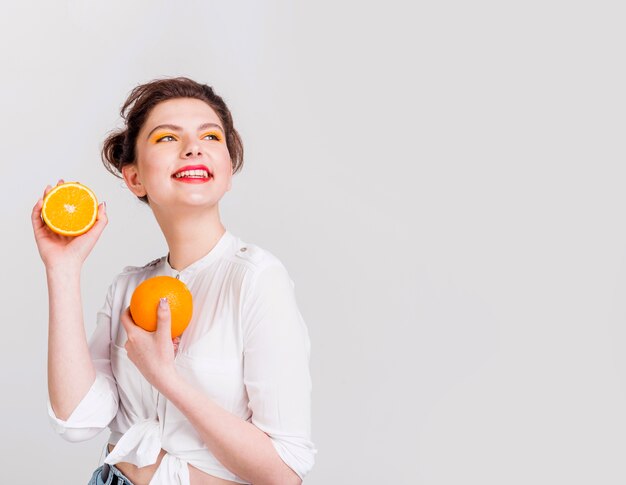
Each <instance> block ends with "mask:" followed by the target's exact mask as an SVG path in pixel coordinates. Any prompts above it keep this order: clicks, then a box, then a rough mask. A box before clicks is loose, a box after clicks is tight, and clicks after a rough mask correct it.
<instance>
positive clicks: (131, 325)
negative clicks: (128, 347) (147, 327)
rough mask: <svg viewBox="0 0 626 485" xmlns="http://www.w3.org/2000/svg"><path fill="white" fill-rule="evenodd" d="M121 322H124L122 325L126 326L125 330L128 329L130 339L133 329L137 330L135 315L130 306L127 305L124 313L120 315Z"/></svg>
mask: <svg viewBox="0 0 626 485" xmlns="http://www.w3.org/2000/svg"><path fill="white" fill-rule="evenodd" d="M120 322H122V326H123V327H124V330H126V335H127V336H128V339H129V340H130V337H131V335H132V334H133V331H134V330H135V327H136V325H135V322H133V317H132V316H131V314H130V307H129V306H128V307H126V309H125V310H124V311H123V312H122V314H121V315H120Z"/></svg>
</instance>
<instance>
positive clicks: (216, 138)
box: [156, 133, 222, 143]
mask: <svg viewBox="0 0 626 485" xmlns="http://www.w3.org/2000/svg"><path fill="white" fill-rule="evenodd" d="M207 136H213V137H215V140H216V141H222V137H221V136H220V135H218V134H217V133H206V134H205V135H204V136H203V137H202V138H205V137H207ZM164 138H172V139H174V140H176V137H175V136H174V135H163V136H162V137H160V138H157V139H156V142H157V143H159V142H161V141H162V140H163V139H164Z"/></svg>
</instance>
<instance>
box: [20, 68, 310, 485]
mask: <svg viewBox="0 0 626 485" xmlns="http://www.w3.org/2000/svg"><path fill="white" fill-rule="evenodd" d="M121 114H122V117H123V118H124V119H125V121H126V125H125V127H124V128H123V129H122V130H119V131H116V132H114V133H111V134H110V135H109V136H108V138H107V139H106V140H105V142H104V145H103V149H102V160H103V162H104V164H105V166H106V167H107V169H108V170H109V171H110V172H112V173H114V174H115V175H116V176H118V177H121V178H123V179H124V181H125V183H126V185H127V186H128V188H129V189H130V190H131V191H132V193H133V194H134V195H135V196H136V197H138V198H139V199H140V200H141V201H143V202H145V203H147V204H148V206H149V207H150V209H151V210H152V212H153V214H154V216H155V218H156V220H157V222H158V224H159V226H160V228H161V230H162V232H163V235H164V237H165V239H166V241H167V244H168V248H169V251H168V253H167V255H164V256H162V257H161V258H159V259H157V260H154V261H152V262H149V263H147V264H145V265H142V266H128V267H126V268H124V269H123V270H122V271H121V272H120V273H119V274H118V275H117V276H116V277H115V279H114V281H113V282H112V283H111V285H110V286H109V290H108V293H107V295H106V298H105V302H104V305H103V306H102V308H101V309H100V311H99V312H98V319H97V325H96V330H95V332H94V334H93V335H92V336H91V338H90V339H89V341H87V338H86V336H85V330H84V326H83V315H82V307H81V296H80V272H81V267H82V265H83V263H84V260H85V258H86V257H87V256H88V254H89V253H90V251H91V249H92V248H93V246H94V245H95V243H96V241H97V239H98V238H99V236H100V234H101V233H102V231H103V229H104V227H105V226H106V223H107V216H106V211H105V208H104V207H100V208H99V213H98V219H97V221H96V223H95V225H94V226H93V228H92V229H91V230H89V231H88V232H87V233H85V234H83V235H82V236H79V237H76V238H73V239H72V240H71V241H70V240H68V238H67V237H65V236H60V235H58V234H54V233H52V232H51V231H49V229H47V228H46V226H45V224H43V222H42V221H41V203H42V201H41V199H40V200H39V201H38V202H37V204H36V205H35V207H34V208H33V213H32V223H33V228H34V230H35V238H36V241H37V246H38V249H39V252H40V255H41V257H42V260H43V261H44V264H45V266H46V271H47V277H48V287H49V295H50V321H49V341H48V355H49V361H48V376H49V377H48V379H49V382H48V388H49V400H48V413H49V416H50V420H51V422H52V424H53V426H54V428H55V429H56V430H57V432H58V433H59V434H61V436H63V437H64V438H65V439H67V440H69V441H82V440H87V439H90V438H92V437H93V436H95V435H96V434H98V433H99V432H100V431H102V430H103V429H105V428H107V427H108V428H109V430H110V432H111V434H110V437H109V440H108V441H109V443H108V445H107V447H106V450H105V451H106V455H107V456H106V458H105V460H104V464H103V465H102V466H100V467H98V468H97V469H96V470H95V471H94V473H93V476H92V478H91V481H90V482H89V483H90V484H96V485H101V484H105V483H107V484H108V483H111V480H113V477H114V476H115V477H117V480H118V481H119V483H124V484H126V485H129V484H131V485H132V484H140V483H141V484H143V483H150V484H151V485H165V484H172V483H180V484H183V485H187V484H191V485H215V484H237V483H247V484H251V483H255V484H257V483H258V484H261V483H280V484H286V485H290V484H300V483H301V481H302V479H303V478H304V476H305V475H306V474H307V473H308V472H309V471H310V470H311V468H312V467H313V464H314V456H315V454H316V453H317V450H316V448H315V446H314V444H313V442H312V441H311V417H310V411H311V402H310V400H311V388H312V385H311V384H312V383H311V376H310V372H309V362H310V340H309V334H308V329H307V325H306V323H305V322H304V319H303V317H302V315H301V314H300V311H299V310H298V305H297V302H296V296H295V292H294V282H293V281H292V280H291V278H290V276H289V273H288V272H287V269H286V268H285V266H284V265H283V264H282V262H281V261H280V260H279V259H278V258H277V257H276V256H274V255H273V254H272V253H271V252H269V251H267V250H265V249H263V248H261V247H259V246H257V245H255V244H250V243H246V242H244V241H242V240H241V239H240V238H238V237H236V236H235V235H234V234H232V233H231V232H230V231H228V230H227V229H226V228H225V227H224V225H223V224H222V222H221V217H220V213H219V202H220V200H221V199H222V197H223V196H224V195H225V194H226V192H228V191H229V190H230V189H231V187H232V177H233V175H234V174H235V173H236V172H238V171H239V170H240V169H241V167H242V163H243V146H242V143H241V140H240V138H239V135H238V134H237V131H236V130H235V128H234V126H233V121H232V117H231V114H230V111H229V110H228V108H227V107H226V104H225V103H224V101H223V100H222V98H220V97H219V96H217V95H216V94H215V93H214V92H213V90H212V88H210V87H209V86H206V85H204V84H198V83H196V82H195V81H192V80H190V79H187V78H174V79H165V80H157V81H153V82H150V83H148V84H145V85H142V86H138V87H137V88H135V89H134V90H133V91H132V93H131V94H130V97H129V98H128V100H127V101H126V103H125V104H124V106H123V107H122V111H121ZM50 190H52V188H51V187H50V186H48V187H46V189H45V190H44V195H45V194H46V193H48V192H49V191H50ZM156 276H170V277H175V278H178V279H179V280H181V281H182V282H183V283H185V285H186V286H187V287H188V288H189V290H190V291H191V293H192V297H193V317H192V320H191V322H190V323H189V325H188V326H187V328H186V329H185V331H184V332H183V334H182V336H181V337H180V339H179V340H177V341H175V342H173V341H172V339H171V336H172V335H171V325H172V323H171V314H170V308H169V305H168V303H167V301H162V302H161V304H159V306H158V309H155V311H156V312H157V317H158V318H157V328H156V331H154V332H149V331H146V330H144V329H142V328H140V327H139V326H137V325H135V323H134V322H133V320H132V316H131V314H130V311H129V308H128V303H129V301H130V297H131V295H132V294H133V292H134V290H135V288H137V286H138V285H139V284H140V283H142V282H143V281H145V280H147V279H149V278H152V277H156ZM162 300H166V299H162Z"/></svg>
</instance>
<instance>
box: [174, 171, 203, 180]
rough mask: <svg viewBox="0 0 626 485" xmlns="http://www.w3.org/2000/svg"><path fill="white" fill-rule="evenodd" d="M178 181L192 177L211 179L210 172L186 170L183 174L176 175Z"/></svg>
mask: <svg viewBox="0 0 626 485" xmlns="http://www.w3.org/2000/svg"><path fill="white" fill-rule="evenodd" d="M174 177H176V178H177V179H179V178H182V177H192V178H205V179H208V178H209V172H207V171H206V170H185V171H183V172H178V173H177V174H175V175H174Z"/></svg>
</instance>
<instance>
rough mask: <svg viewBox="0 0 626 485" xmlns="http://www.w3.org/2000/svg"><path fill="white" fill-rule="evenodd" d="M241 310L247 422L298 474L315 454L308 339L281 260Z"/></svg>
mask: <svg viewBox="0 0 626 485" xmlns="http://www.w3.org/2000/svg"><path fill="white" fill-rule="evenodd" d="M241 315H242V330H243V337H244V384H245V387H246V391H247V393H248V398H249V408H250V410H251V411H252V416H251V422H252V424H254V425H255V426H257V427H258V428H259V429H261V430H262V431H263V432H265V433H266V434H267V435H268V436H269V437H270V438H271V440H272V444H273V445H274V447H275V449H276V451H277V452H278V454H279V456H280V457H281V458H282V460H283V461H284V462H285V463H286V464H287V465H288V466H289V467H290V468H292V469H293V470H294V471H295V472H296V473H297V474H298V476H299V477H300V478H301V479H303V478H304V476H305V475H306V474H307V473H308V472H309V471H310V470H311V468H312V467H313V464H314V461H315V460H314V457H315V454H316V453H317V450H316V449H315V446H314V444H313V443H312V441H311V387H312V383H311V376H310V372H309V360H310V340H309V335H308V330H307V327H306V324H305V322H304V319H303V318H302V315H301V314H300V311H299V310H298V306H297V303H296V298H295V292H294V283H293V281H292V280H291V279H290V277H289V275H288V273H287V270H286V269H285V267H284V266H283V265H282V264H281V263H279V262H274V263H272V264H271V265H269V266H267V267H265V268H263V269H262V270H260V272H259V273H258V274H257V275H256V276H255V277H254V279H253V280H252V281H251V283H250V285H249V287H248V290H247V291H246V292H245V295H244V299H243V303H242V314H241Z"/></svg>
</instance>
